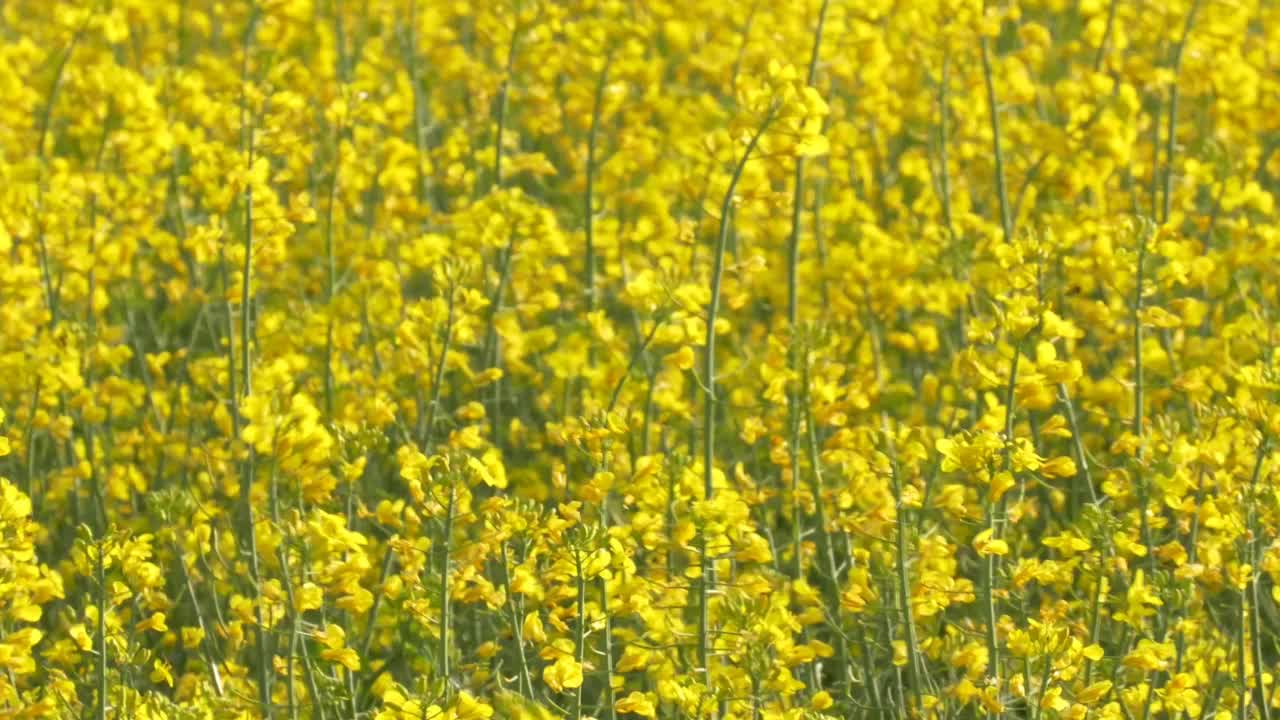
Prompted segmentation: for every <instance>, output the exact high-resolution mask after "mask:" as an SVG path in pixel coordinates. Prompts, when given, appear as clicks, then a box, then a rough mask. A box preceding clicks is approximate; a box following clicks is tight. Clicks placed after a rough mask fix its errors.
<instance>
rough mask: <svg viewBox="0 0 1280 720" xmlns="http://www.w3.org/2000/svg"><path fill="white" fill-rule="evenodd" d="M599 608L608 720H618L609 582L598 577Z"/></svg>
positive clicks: (602, 577)
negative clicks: (602, 635)
mask: <svg viewBox="0 0 1280 720" xmlns="http://www.w3.org/2000/svg"><path fill="white" fill-rule="evenodd" d="M600 607H601V609H603V610H604V693H605V704H606V705H607V708H606V712H607V713H608V716H607V717H608V718H609V720H618V710H617V708H616V707H614V706H615V705H616V704H617V697H616V693H615V691H614V689H613V621H612V620H611V619H610V618H611V616H610V615H609V580H608V579H607V578H605V577H604V576H603V575H602V576H601V577H600Z"/></svg>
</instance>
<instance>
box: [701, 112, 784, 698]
mask: <svg viewBox="0 0 1280 720" xmlns="http://www.w3.org/2000/svg"><path fill="white" fill-rule="evenodd" d="M776 112H777V109H776V108H775V107H771V108H770V109H769V111H768V112H767V113H766V114H765V117H764V119H763V120H762V121H761V123H760V127H759V128H757V129H756V132H755V134H754V135H752V136H751V140H750V141H749V142H748V143H747V149H746V150H745V151H744V152H743V153H742V158H741V159H740V160H739V161H738V165H737V167H735V168H734V171H733V175H732V177H731V178H730V180H729V187H728V189H726V190H725V193H724V200H723V201H721V203H720V231H719V233H718V235H717V237H716V251H715V258H714V263H715V264H714V267H713V269H712V272H711V302H710V305H709V306H708V307H707V318H706V323H707V335H706V349H705V358H704V360H705V374H704V377H703V382H704V387H703V389H704V400H705V407H704V416H703V419H702V488H703V497H704V499H705V500H706V501H707V502H710V501H711V500H712V498H714V497H715V487H714V486H713V483H712V478H713V477H714V472H713V471H714V469H715V425H716V422H715V403H716V391H715V385H716V318H717V316H718V315H719V312H720V284H721V280H722V277H723V275H724V254H725V246H726V243H727V242H728V238H729V210H730V208H731V207H732V205H733V194H734V191H735V190H737V188H738V181H739V180H741V179H742V172H743V170H744V169H745V168H746V166H747V160H749V159H750V158H751V153H752V151H753V150H755V148H756V145H757V144H758V143H759V142H760V137H761V136H762V135H763V134H764V131H765V130H766V129H767V128H768V127H769V125H770V124H771V123H772V122H773V119H774V114H775V113H776ZM700 536H701V537H700V538H699V554H700V556H701V564H702V577H701V578H700V579H699V582H698V595H699V603H698V663H699V664H700V665H701V667H700V668H699V671H700V672H701V673H702V679H703V682H704V683H705V684H706V687H707V690H708V691H711V690H712V684H711V665H710V648H711V645H710V630H711V627H710V621H711V618H710V599H711V585H712V584H713V583H714V582H715V564H714V563H713V562H712V561H711V557H710V556H709V555H708V554H707V536H706V532H705V531H703V532H702V533H700ZM712 714H713V716H714V715H716V714H717V713H715V712H714V711H713V713H712Z"/></svg>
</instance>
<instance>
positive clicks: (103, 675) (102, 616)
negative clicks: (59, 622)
mask: <svg viewBox="0 0 1280 720" xmlns="http://www.w3.org/2000/svg"><path fill="white" fill-rule="evenodd" d="M97 545H98V547H97V558H96V561H97V567H96V568H95V574H96V575H97V580H98V637H97V641H98V648H97V650H98V658H97V660H98V663H97V671H98V708H97V710H98V714H97V720H107V574H106V568H105V567H104V565H103V559H102V556H103V553H105V552H106V549H105V547H104V538H103V536H102V534H101V533H100V534H99V535H98V543H97Z"/></svg>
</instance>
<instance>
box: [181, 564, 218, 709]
mask: <svg viewBox="0 0 1280 720" xmlns="http://www.w3.org/2000/svg"><path fill="white" fill-rule="evenodd" d="M173 556H174V557H175V558H177V560H178V567H179V568H180V569H181V570H182V582H183V584H184V585H186V588H187V594H188V595H190V596H191V606H192V607H193V608H194V609H195V613H196V627H198V628H200V632H201V633H202V635H203V637H202V639H201V641H200V645H201V649H202V650H203V651H204V656H205V662H207V663H209V674H210V675H211V676H212V677H213V690H214V692H215V693H217V695H218V697H222V695H223V692H224V690H223V687H222V672H221V671H219V670H218V663H217V661H216V660H215V658H214V652H213V648H212V640H211V639H210V637H209V623H208V622H206V621H205V619H204V613H203V612H202V611H201V610H200V596H199V595H197V594H196V587H195V583H194V582H192V580H191V571H190V570H188V569H187V560H186V558H184V557H183V556H182V548H181V547H179V546H178V543H177V541H176V540H175V541H174V542H173Z"/></svg>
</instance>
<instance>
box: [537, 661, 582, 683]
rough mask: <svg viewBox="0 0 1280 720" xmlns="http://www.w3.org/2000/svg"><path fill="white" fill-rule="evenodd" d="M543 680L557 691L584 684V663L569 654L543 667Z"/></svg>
mask: <svg viewBox="0 0 1280 720" xmlns="http://www.w3.org/2000/svg"><path fill="white" fill-rule="evenodd" d="M542 680H543V681H544V682H546V683H547V687H549V688H551V689H552V690H554V691H555V692H564V691H565V690H571V689H573V688H576V687H578V686H579V685H581V684H582V665H581V664H579V663H578V661H577V660H574V659H573V658H572V657H569V656H567V655H561V656H560V657H558V658H556V661H555V662H553V663H551V664H550V665H547V666H546V667H544V668H542Z"/></svg>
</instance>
